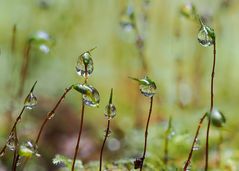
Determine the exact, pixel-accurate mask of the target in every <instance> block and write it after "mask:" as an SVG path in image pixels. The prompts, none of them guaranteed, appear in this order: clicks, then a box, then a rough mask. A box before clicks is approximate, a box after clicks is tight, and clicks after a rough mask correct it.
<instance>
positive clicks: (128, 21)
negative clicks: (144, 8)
mask: <svg viewBox="0 0 239 171" xmlns="http://www.w3.org/2000/svg"><path fill="white" fill-rule="evenodd" d="M133 20H134V11H133V8H132V6H130V5H129V6H128V7H127V8H126V9H125V11H124V12H123V14H122V16H121V19H120V26H121V28H122V29H123V30H124V31H125V32H130V31H132V30H133V29H134V24H133Z"/></svg>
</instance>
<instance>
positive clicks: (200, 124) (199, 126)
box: [183, 113, 207, 171]
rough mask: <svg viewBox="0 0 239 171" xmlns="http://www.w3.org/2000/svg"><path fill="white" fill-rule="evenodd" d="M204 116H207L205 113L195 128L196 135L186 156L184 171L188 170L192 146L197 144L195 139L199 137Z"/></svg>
mask: <svg viewBox="0 0 239 171" xmlns="http://www.w3.org/2000/svg"><path fill="white" fill-rule="evenodd" d="M206 116H207V113H205V114H204V115H203V117H202V118H201V119H200V122H199V124H198V128H197V131H196V134H195V137H194V140H193V144H192V147H191V150H190V153H189V155H188V159H187V161H186V163H185V165H184V168H183V170H184V171H187V168H188V166H189V164H190V162H191V158H192V154H193V148H194V146H195V143H196V142H197V138H198V135H199V132H200V129H201V126H202V123H203V121H204V119H205V118H206Z"/></svg>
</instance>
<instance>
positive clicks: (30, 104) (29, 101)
mask: <svg viewBox="0 0 239 171" xmlns="http://www.w3.org/2000/svg"><path fill="white" fill-rule="evenodd" d="M36 104H37V98H36V96H34V94H33V93H32V92H31V93H30V94H29V95H28V96H27V97H26V99H25V101H24V106H25V107H26V108H27V109H29V110H31V109H33V108H34V107H35V106H36Z"/></svg>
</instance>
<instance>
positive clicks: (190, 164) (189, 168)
mask: <svg viewBox="0 0 239 171" xmlns="http://www.w3.org/2000/svg"><path fill="white" fill-rule="evenodd" d="M186 163H187V162H184V165H183V169H184V167H185V164H186ZM191 169H192V163H191V161H189V164H188V167H187V168H186V171H191Z"/></svg>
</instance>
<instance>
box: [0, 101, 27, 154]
mask: <svg viewBox="0 0 239 171" xmlns="http://www.w3.org/2000/svg"><path fill="white" fill-rule="evenodd" d="M25 108H26V107H25V106H23V108H22V110H21V112H20V114H19V115H18V117H17V119H16V121H15V123H14V124H13V127H12V129H11V131H10V133H9V135H10V134H11V133H12V132H13V131H14V130H15V129H16V126H17V123H18V122H19V121H20V120H21V117H22V114H23V112H24V110H25ZM6 148H7V144H5V145H4V146H3V148H2V150H1V152H0V156H1V155H3V154H4V153H5V150H6Z"/></svg>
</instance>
